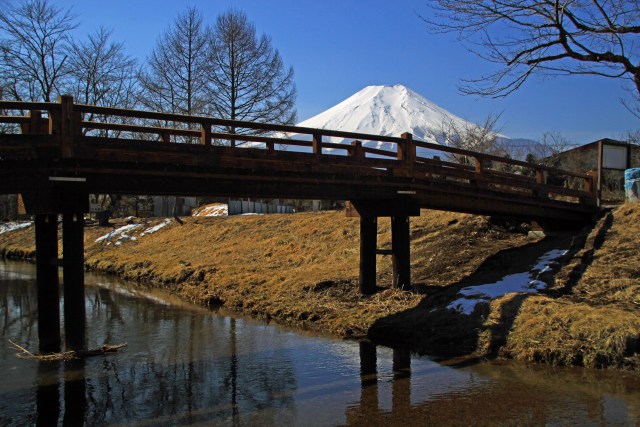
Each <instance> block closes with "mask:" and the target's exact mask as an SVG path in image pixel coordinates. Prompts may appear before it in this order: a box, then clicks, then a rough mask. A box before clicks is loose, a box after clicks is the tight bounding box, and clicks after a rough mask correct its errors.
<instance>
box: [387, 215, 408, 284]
mask: <svg viewBox="0 0 640 427" xmlns="http://www.w3.org/2000/svg"><path fill="white" fill-rule="evenodd" d="M391 250H392V256H393V287H394V288H397V289H403V290H410V289H411V248H410V238H409V217H408V216H394V217H391Z"/></svg>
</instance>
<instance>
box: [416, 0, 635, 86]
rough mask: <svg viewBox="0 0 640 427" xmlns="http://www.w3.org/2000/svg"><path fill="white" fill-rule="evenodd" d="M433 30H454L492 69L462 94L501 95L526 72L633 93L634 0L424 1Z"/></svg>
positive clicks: (426, 18) (526, 77) (469, 82)
mask: <svg viewBox="0 0 640 427" xmlns="http://www.w3.org/2000/svg"><path fill="white" fill-rule="evenodd" d="M431 7H432V9H434V16H433V17H424V16H423V17H422V18H423V19H424V20H425V21H426V22H427V23H428V24H429V25H430V26H431V27H432V28H433V29H435V30H438V31H445V32H448V31H451V32H457V33H458V35H459V38H460V39H461V40H463V41H464V42H467V43H468V44H470V45H471V46H472V47H471V49H472V50H474V51H475V52H476V53H478V54H479V55H480V56H481V57H483V58H485V59H488V60H489V61H492V62H494V63H496V64H498V65H499V66H500V68H499V69H498V71H496V72H495V73H493V74H489V75H486V76H482V77H480V78H479V79H477V80H468V81H466V84H465V85H464V86H463V87H462V90H463V92H466V93H474V94H481V95H487V96H504V95H507V94H509V93H511V92H513V91H515V90H517V89H518V88H519V87H520V86H521V85H522V84H523V83H524V82H525V81H526V80H527V79H528V78H529V76H531V75H532V74H534V73H545V74H549V75H558V74H560V75H575V74H590V75H597V76H604V77H611V78H623V79H629V80H631V82H632V84H633V88H634V92H635V93H636V94H639V93H640V50H638V46H637V44H638V34H640V3H638V1H637V0H633V1H625V0H589V1H586V0H585V1H582V0H562V1H560V0H555V1H552V0H431Z"/></svg>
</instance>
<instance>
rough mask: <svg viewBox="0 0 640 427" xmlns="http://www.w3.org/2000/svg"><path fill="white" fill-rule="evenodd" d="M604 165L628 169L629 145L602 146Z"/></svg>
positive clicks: (611, 167) (604, 166)
mask: <svg viewBox="0 0 640 427" xmlns="http://www.w3.org/2000/svg"><path fill="white" fill-rule="evenodd" d="M602 167H603V168H604V169H626V168H627V147H620V146H619V145H607V144H605V145H604V146H603V147H602Z"/></svg>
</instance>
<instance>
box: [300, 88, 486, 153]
mask: <svg viewBox="0 0 640 427" xmlns="http://www.w3.org/2000/svg"><path fill="white" fill-rule="evenodd" d="M452 125H453V126H455V127H456V128H459V129H464V128H469V127H470V126H473V124H472V123H470V122H468V121H466V120H464V119H462V118H460V117H458V116H456V115H455V114H452V113H450V112H449V111H447V110H445V109H444V108H442V107H439V106H438V105H436V104H435V103H433V102H432V101H429V100H428V99H427V98H425V97H424V96H422V95H420V94H419V93H416V92H414V91H412V90H411V89H409V88H407V87H405V86H402V85H394V86H367V87H365V88H364V89H362V90H360V91H359V92H357V93H355V94H353V95H352V96H350V97H349V98H347V99H345V100H344V101H342V102H340V103H339V104H337V105H335V106H333V107H331V108H329V109H328V110H326V111H324V112H322V113H320V114H318V115H316V116H314V117H311V118H310V119H307V120H305V121H303V122H301V123H298V126H302V127H310V128H316V129H331V130H339V131H345V132H357V133H367V134H373V135H384V136H397V137H399V136H400V135H401V134H402V133H404V132H410V133H412V134H413V137H414V138H415V139H419V140H422V141H426V142H432V143H443V132H444V131H445V129H446V128H447V127H450V126H452ZM325 140H328V138H325ZM330 142H334V143H342V142H345V140H343V139H341V138H330ZM366 145H368V146H371V147H374V148H380V149H390V148H391V144H389V143H384V142H376V143H367V144H366Z"/></svg>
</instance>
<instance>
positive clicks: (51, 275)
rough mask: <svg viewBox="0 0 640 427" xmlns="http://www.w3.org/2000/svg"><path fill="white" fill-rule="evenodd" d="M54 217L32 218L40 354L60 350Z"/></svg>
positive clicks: (56, 232) (51, 215)
mask: <svg viewBox="0 0 640 427" xmlns="http://www.w3.org/2000/svg"><path fill="white" fill-rule="evenodd" d="M57 219H58V218H57V215H53V214H37V215H35V228H36V282H37V288H38V343H39V344H38V345H39V351H40V353H42V354H44V353H57V352H59V351H60V343H61V339H60V300H59V283H58V262H57V261H58V221H57Z"/></svg>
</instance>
